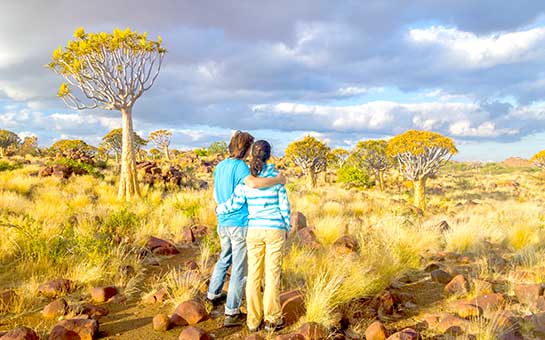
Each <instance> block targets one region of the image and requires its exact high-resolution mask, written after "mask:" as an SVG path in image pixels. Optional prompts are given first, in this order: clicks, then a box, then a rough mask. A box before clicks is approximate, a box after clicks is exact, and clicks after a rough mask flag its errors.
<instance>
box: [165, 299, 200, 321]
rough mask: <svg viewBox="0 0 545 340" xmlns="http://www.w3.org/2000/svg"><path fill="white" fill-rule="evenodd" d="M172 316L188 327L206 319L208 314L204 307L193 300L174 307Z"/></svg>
mask: <svg viewBox="0 0 545 340" xmlns="http://www.w3.org/2000/svg"><path fill="white" fill-rule="evenodd" d="M174 314H175V315H177V316H179V317H181V318H182V319H184V320H185V321H186V322H187V323H188V324H189V325H195V324H197V323H199V322H201V321H204V320H206V319H208V313H207V312H206V308H205V307H204V305H203V304H202V303H201V302H198V301H195V300H190V301H185V302H182V303H181V304H179V305H178V307H176V311H174ZM171 321H172V317H171Z"/></svg>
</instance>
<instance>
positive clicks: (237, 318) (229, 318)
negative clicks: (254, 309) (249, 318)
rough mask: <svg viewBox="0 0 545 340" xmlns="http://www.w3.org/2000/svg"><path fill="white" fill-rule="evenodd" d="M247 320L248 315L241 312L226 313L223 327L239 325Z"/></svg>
mask: <svg viewBox="0 0 545 340" xmlns="http://www.w3.org/2000/svg"><path fill="white" fill-rule="evenodd" d="M244 322H246V315H244V314H242V313H239V314H235V315H225V320H224V321H223V327H238V326H242V325H243V324H244Z"/></svg>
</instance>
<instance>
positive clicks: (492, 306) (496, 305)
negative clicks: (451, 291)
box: [469, 293, 505, 313]
mask: <svg viewBox="0 0 545 340" xmlns="http://www.w3.org/2000/svg"><path fill="white" fill-rule="evenodd" d="M469 303H470V304H472V305H475V306H478V307H480V308H481V309H482V310H483V312H484V313H487V312H491V311H496V310H498V309H500V308H502V307H504V306H505V298H504V297H503V295H502V294H499V293H494V294H485V295H479V296H477V297H476V298H474V299H472V300H471V301H469Z"/></svg>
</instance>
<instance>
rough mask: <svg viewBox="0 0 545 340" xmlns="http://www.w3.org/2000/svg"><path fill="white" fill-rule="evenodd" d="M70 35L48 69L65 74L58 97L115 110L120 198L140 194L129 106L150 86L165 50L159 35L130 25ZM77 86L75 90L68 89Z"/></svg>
mask: <svg viewBox="0 0 545 340" xmlns="http://www.w3.org/2000/svg"><path fill="white" fill-rule="evenodd" d="M74 37H75V39H74V40H72V41H69V42H68V45H67V46H66V47H65V48H64V49H63V48H62V47H59V48H58V49H56V50H55V51H54V52H53V61H52V62H51V63H50V64H49V65H48V67H49V68H50V69H51V70H53V71H54V72H56V73H57V74H59V75H61V76H63V77H64V79H65V80H66V81H67V83H63V84H61V86H60V89H59V93H58V96H59V97H61V98H62V100H63V101H64V103H65V104H66V105H67V106H69V107H70V108H73V109H78V110H84V109H94V108H101V109H105V110H117V111H120V112H121V117H122V128H123V137H122V152H121V175H120V179H119V191H118V194H119V197H120V198H126V199H129V198H131V197H133V196H135V195H140V190H139V187H138V182H137V177H136V158H135V147H134V134H133V132H134V129H133V123H132V109H133V106H134V104H135V102H136V101H137V100H138V98H140V96H141V95H142V94H143V93H144V92H145V91H147V90H149V89H150V88H151V87H152V86H153V84H154V83H155V80H156V79H157V76H158V75H159V71H160V69H161V64H162V61H163V58H164V55H165V53H166V50H165V49H164V48H163V47H162V45H161V44H162V41H161V38H160V37H159V38H158V39H157V41H151V40H148V38H147V34H146V33H144V34H139V33H137V32H134V31H131V30H130V28H127V29H126V30H124V31H122V30H119V29H115V30H114V31H113V33H105V32H102V33H85V31H84V30H83V28H78V29H77V30H76V31H75V32H74ZM75 89H77V92H78V93H75V92H73V90H75Z"/></svg>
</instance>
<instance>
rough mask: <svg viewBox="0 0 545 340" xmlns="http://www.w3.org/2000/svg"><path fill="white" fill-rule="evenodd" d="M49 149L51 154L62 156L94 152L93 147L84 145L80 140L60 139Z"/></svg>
mask: <svg viewBox="0 0 545 340" xmlns="http://www.w3.org/2000/svg"><path fill="white" fill-rule="evenodd" d="M50 149H51V151H53V152H57V153H62V154H69V153H73V152H83V153H86V154H93V153H95V151H96V148H95V147H93V146H91V145H89V144H87V143H85V141H83V140H81V139H61V140H59V141H56V142H55V143H53V145H51V148H50Z"/></svg>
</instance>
